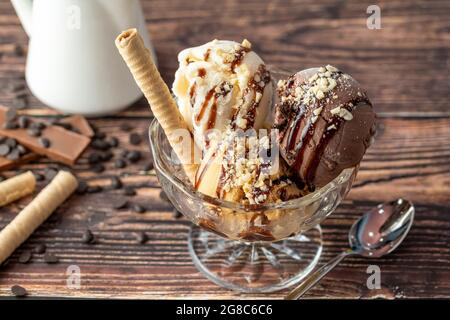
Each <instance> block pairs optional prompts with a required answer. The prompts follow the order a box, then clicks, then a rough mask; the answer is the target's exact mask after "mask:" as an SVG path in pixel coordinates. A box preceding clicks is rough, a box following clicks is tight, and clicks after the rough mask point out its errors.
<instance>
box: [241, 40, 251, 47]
mask: <svg viewBox="0 0 450 320" xmlns="http://www.w3.org/2000/svg"><path fill="white" fill-rule="evenodd" d="M242 46H243V47H244V48H247V49H251V48H252V44H251V42H250V41H248V40H247V39H244V40H243V41H242Z"/></svg>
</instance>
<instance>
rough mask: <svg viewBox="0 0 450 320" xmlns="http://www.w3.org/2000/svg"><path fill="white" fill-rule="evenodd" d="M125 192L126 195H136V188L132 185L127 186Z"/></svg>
mask: <svg viewBox="0 0 450 320" xmlns="http://www.w3.org/2000/svg"><path fill="white" fill-rule="evenodd" d="M123 194H124V195H126V196H135V195H136V190H134V189H133V188H132V187H125V189H124V190H123Z"/></svg>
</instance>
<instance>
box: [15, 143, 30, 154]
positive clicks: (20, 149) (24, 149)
mask: <svg viewBox="0 0 450 320" xmlns="http://www.w3.org/2000/svg"><path fill="white" fill-rule="evenodd" d="M17 150H18V151H19V153H20V155H24V154H25V153H27V152H28V150H27V149H26V148H25V147H24V146H23V145H21V144H19V145H17Z"/></svg>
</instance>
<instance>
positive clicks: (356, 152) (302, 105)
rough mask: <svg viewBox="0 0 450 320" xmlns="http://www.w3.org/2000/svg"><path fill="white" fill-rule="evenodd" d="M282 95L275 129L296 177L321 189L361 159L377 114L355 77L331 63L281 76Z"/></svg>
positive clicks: (277, 109)
mask: <svg viewBox="0 0 450 320" xmlns="http://www.w3.org/2000/svg"><path fill="white" fill-rule="evenodd" d="M278 94H279V100H280V101H279V102H278V104H277V105H276V107H275V110H276V112H275V123H274V128H276V129H278V130H279V132H280V134H279V143H280V151H281V155H282V156H283V158H284V159H285V160H286V162H287V163H288V165H289V166H290V168H291V170H292V171H293V172H294V173H295V174H296V177H297V179H298V181H297V182H299V183H304V184H306V185H308V186H309V188H310V189H315V188H320V187H322V186H324V185H326V184H327V183H329V182H330V181H332V180H333V179H334V178H336V177H337V176H338V175H339V174H340V173H341V172H342V171H343V170H344V169H346V168H351V167H354V166H356V165H358V164H359V163H360V162H361V159H362V157H363V156H364V153H365V152H366V149H367V148H368V147H369V145H370V144H371V141H372V139H373V136H374V134H375V129H376V127H375V118H376V116H375V113H374V111H373V108H372V104H371V103H370V101H369V99H368V97H367V95H366V92H365V91H364V90H363V89H362V88H361V86H360V85H359V83H358V82H357V81H356V80H355V79H353V78H352V77H351V76H350V75H348V74H345V73H343V72H341V71H339V70H338V69H336V68H335V67H333V66H330V65H327V66H326V67H321V68H312V69H307V70H303V71H300V72H298V73H296V74H294V75H293V76H291V77H289V78H288V79H286V80H283V81H280V82H279V83H278Z"/></svg>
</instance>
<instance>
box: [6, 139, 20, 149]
mask: <svg viewBox="0 0 450 320" xmlns="http://www.w3.org/2000/svg"><path fill="white" fill-rule="evenodd" d="M5 144H7V145H8V146H10V147H11V148H15V147H16V146H17V141H16V140H15V139H13V138H7V139H6V141H5Z"/></svg>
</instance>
